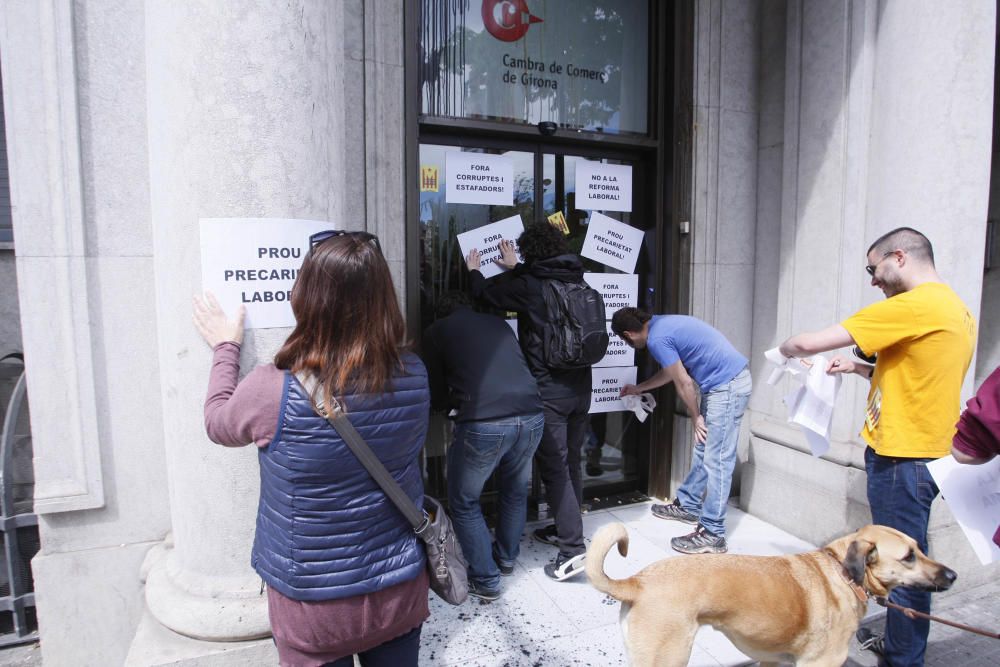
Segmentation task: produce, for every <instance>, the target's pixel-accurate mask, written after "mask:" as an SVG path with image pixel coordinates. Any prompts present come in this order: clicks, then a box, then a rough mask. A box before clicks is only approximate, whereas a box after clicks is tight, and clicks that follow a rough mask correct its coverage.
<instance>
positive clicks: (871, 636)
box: [854, 628, 885, 658]
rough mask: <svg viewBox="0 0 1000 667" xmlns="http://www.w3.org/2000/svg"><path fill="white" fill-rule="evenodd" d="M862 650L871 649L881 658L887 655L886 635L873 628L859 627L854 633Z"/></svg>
mask: <svg viewBox="0 0 1000 667" xmlns="http://www.w3.org/2000/svg"><path fill="white" fill-rule="evenodd" d="M854 638H855V639H857V640H858V644H859V645H860V646H861V650H862V651H871V652H872V653H874V654H875V655H877V656H878V657H880V658H884V657H885V635H880V634H878V633H877V632H875V631H873V630H872V629H871V628H858V631H857V632H855V633H854Z"/></svg>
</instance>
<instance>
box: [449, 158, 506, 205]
mask: <svg viewBox="0 0 1000 667" xmlns="http://www.w3.org/2000/svg"><path fill="white" fill-rule="evenodd" d="M444 171H445V190H444V200H445V201H446V202H448V203H449V204H493V205H499V206H513V205H514V163H513V162H512V161H511V159H510V158H508V157H504V156H502V155H487V154H485V153H465V152H462V153H459V152H449V153H448V154H447V156H446V157H445V166H444Z"/></svg>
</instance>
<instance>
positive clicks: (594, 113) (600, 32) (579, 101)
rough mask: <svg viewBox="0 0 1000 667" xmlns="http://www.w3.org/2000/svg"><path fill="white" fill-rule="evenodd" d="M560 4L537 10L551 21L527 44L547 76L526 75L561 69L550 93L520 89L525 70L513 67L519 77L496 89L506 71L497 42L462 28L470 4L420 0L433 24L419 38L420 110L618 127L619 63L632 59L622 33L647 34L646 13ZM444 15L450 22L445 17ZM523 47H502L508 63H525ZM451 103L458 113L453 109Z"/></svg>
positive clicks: (619, 0)
mask: <svg viewBox="0 0 1000 667" xmlns="http://www.w3.org/2000/svg"><path fill="white" fill-rule="evenodd" d="M563 4H565V5H567V7H565V8H564V7H562V5H561V4H560V3H555V2H548V3H545V5H543V6H542V7H540V8H539V9H541V10H544V11H543V13H545V14H547V15H549V16H550V17H552V18H550V19H548V21H547V22H543V23H541V24H537V25H535V26H533V27H532V31H533V32H530V33H529V34H528V36H527V37H526V38H525V40H531V39H535V40H541V47H542V48H541V50H540V51H539V50H536V49H532V53H531V54H530V57H531V58H533V59H539V58H541V60H542V61H543V62H544V64H545V67H546V71H545V72H537V71H532V72H531V75H533V76H538V77H543V78H554V76H555V75H552V74H550V73H549V72H548V66H549V65H550V64H551V63H552V62H556V63H557V64H559V65H561V66H562V67H563V73H562V75H561V76H560V77H559V86H558V88H557V89H553V88H545V87H542V88H540V87H537V86H534V85H530V84H529V85H523V84H522V82H521V75H522V74H523V73H524V70H522V69H518V68H511V70H510V71H511V72H512V73H513V74H514V75H515V77H516V79H517V80H516V82H515V84H514V85H510V84H508V83H502V82H501V79H500V77H501V76H502V73H503V72H504V71H505V69H506V68H505V67H504V66H503V65H502V64H501V56H502V54H503V51H502V50H501V51H499V52H498V42H497V40H496V38H494V37H493V36H492V35H491V34H489V33H488V32H487V31H485V30H483V31H481V32H474V31H472V30H470V29H469V28H467V27H466V24H465V16H466V11H467V10H468V3H467V2H461V1H460V2H441V1H438V2H435V1H434V0H423V2H422V3H421V6H422V8H423V12H424V15H425V16H430V17H431V18H432V19H433V20H434V21H436V23H435V24H434V26H432V28H431V29H428V28H427V26H426V21H425V27H424V32H423V35H422V40H421V42H422V43H421V48H422V50H421V79H422V95H423V98H424V103H425V107H424V109H425V111H426V112H427V113H431V114H437V115H445V116H469V117H472V116H494V117H495V116H500V117H505V118H516V119H523V120H524V121H527V122H537V121H540V120H554V121H556V122H558V123H561V124H563V125H566V126H570V127H581V128H606V129H614V128H615V127H616V126H617V125H618V122H619V120H618V118H617V117H616V114H617V113H618V112H619V111H621V108H622V104H623V100H622V99H621V96H622V90H623V82H622V75H623V72H622V63H623V62H625V63H627V62H630V61H634V60H635V58H634V56H635V53H634V49H635V48H636V46H635V44H634V42H635V40H634V39H630V37H633V38H634V36H630V35H626V32H625V30H626V27H627V26H628V27H630V28H631V29H632V30H636V29H638V30H645V29H646V27H647V25H646V21H643V20H641V16H642V13H643V12H645V9H642V10H635V9H632V10H631V11H630V9H631V5H629V4H628V0H575V1H574V2H572V3H568V2H567V3H563ZM449 11H450V12H451V16H450V17H443V14H447V13H448V12H449ZM556 12H559V14H558V17H557V18H556ZM623 12H625V13H627V14H628V15H627V16H626V15H623ZM556 25H558V26H559V28H558V29H559V32H560V34H559V35H558V36H555V35H554V33H551V32H549V33H548V35H551V37H549V36H548V35H547V34H546V33H545V30H546V28H548V26H556ZM548 29H549V30H550V31H552V30H554V29H555V28H554V27H552V28H548ZM528 43H529V42H528V41H523V42H514V43H511V44H510V45H509V46H506V47H504V48H505V49H506V53H507V54H508V55H510V56H511V57H513V58H526V57H529V54H528V48H527V47H526V44H528ZM535 43H537V42H535ZM556 44H559V45H562V49H561V52H554V51H550V50H548V49H547V48H546V46H549V45H556ZM498 54H499V55H498ZM570 66H572V67H575V68H583V69H585V70H599V71H601V72H602V73H603V80H599V79H591V78H588V77H586V76H570V75H569V69H568V68H569V67H570ZM466 104H467V105H468V108H467V109H466V106H465V105H466ZM457 105H461V108H454V107H455V106H457ZM522 105H523V106H522ZM518 107H520V108H518Z"/></svg>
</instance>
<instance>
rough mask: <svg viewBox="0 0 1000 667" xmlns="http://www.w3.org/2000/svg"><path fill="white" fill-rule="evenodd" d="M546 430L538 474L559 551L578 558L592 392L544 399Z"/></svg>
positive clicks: (581, 529) (582, 547)
mask: <svg viewBox="0 0 1000 667" xmlns="http://www.w3.org/2000/svg"><path fill="white" fill-rule="evenodd" d="M542 403H543V405H544V412H545V430H544V431H543V432H542V441H541V443H539V445H538V450H537V452H536V454H535V462H536V463H537V464H538V474H539V475H540V476H541V478H542V482H543V483H544V484H545V497H546V500H548V503H549V508H550V509H551V512H552V516H553V518H554V519H555V523H556V534H557V535H558V538H559V551H560V552H561V553H562V554H563V555H564V556H576V555H577V554H582V553H583V552H584V551H586V547H585V546H584V544H583V518H582V516H581V515H580V504H581V503H582V502H583V479H582V477H581V474H580V461H581V455H582V450H583V443H584V442H585V441H586V439H587V423H588V420H589V415H588V414H587V411H588V410H590V390H589V389H588V391H587V393H586V394H582V395H580V396H573V397H568V398H553V399H543V400H542Z"/></svg>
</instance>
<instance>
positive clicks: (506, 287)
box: [469, 254, 591, 400]
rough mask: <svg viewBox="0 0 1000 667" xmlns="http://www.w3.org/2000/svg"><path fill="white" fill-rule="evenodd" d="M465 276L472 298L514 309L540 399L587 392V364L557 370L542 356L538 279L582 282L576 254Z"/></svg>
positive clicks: (542, 314) (542, 318) (542, 311)
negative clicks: (489, 276)
mask: <svg viewBox="0 0 1000 667" xmlns="http://www.w3.org/2000/svg"><path fill="white" fill-rule="evenodd" d="M469 280H470V283H471V289H472V295H473V296H474V297H475V298H476V299H478V300H479V301H482V302H483V303H486V304H489V305H490V306H492V307H494V308H499V309H501V310H512V311H515V312H517V336H518V339H519V341H520V343H521V350H523V351H524V357H525V359H526V360H527V361H528V368H530V369H531V374H532V375H534V376H535V380H537V381H538V391H539V393H540V394H541V396H542V399H545V400H547V399H553V398H570V397H579V396H584V395H589V394H590V390H591V380H590V368H589V367H587V368H574V369H572V370H557V369H552V368H549V367H548V366H546V365H545V362H544V360H543V359H542V330H543V328H544V324H545V318H546V308H545V297H544V296H543V294H542V281H543V280H561V281H563V282H571V283H581V282H583V264H581V263H580V258H579V257H578V256H576V255H572V254H569V255H559V256H557V257H550V258H548V259H543V260H539V261H537V262H532V263H531V265H525V264H518V265H517V266H516V267H515V268H514V269H513V270H511V271H508V272H507V273H505V274H502V275H499V276H497V277H496V278H494V279H493V280H486V278H484V277H483V274H482V273H480V272H479V271H472V272H471V273H470V276H469Z"/></svg>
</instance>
